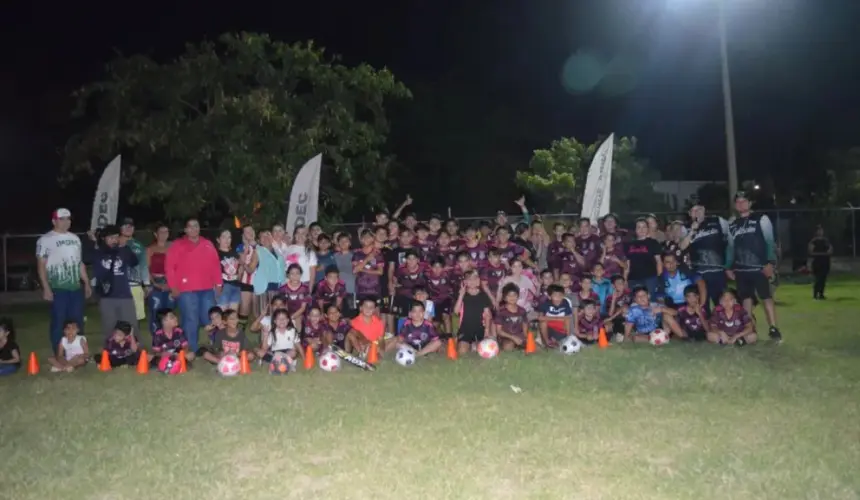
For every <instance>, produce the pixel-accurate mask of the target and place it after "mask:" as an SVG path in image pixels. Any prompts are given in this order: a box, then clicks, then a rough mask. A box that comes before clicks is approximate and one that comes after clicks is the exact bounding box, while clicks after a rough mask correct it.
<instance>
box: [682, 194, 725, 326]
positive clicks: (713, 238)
mask: <svg viewBox="0 0 860 500" xmlns="http://www.w3.org/2000/svg"><path fill="white" fill-rule="evenodd" d="M690 219H691V220H692V223H691V224H690V227H689V230H688V231H687V235H686V236H684V239H682V240H681V243H680V245H679V246H680V247H681V250H688V251H689V252H690V265H691V267H692V268H693V271H695V272H696V274H698V275H699V276H701V277H702V279H703V280H704V281H705V285H706V287H707V292H708V296H707V297H704V299H706V300H705V303H704V304H703V305H704V306H705V307H706V308H708V304H709V303H713V304H714V307H716V306H718V305H720V296H721V295H722V294H723V291H725V289H726V282H727V281H726V246H727V244H728V238H729V222H728V221H727V220H726V219H723V218H722V217H720V216H717V215H707V214H705V207H704V206H703V205H702V204H701V203H699V201H698V198H696V199H695V200H693V206H692V208H690ZM708 299H710V301H708ZM709 310H710V309H709Z"/></svg>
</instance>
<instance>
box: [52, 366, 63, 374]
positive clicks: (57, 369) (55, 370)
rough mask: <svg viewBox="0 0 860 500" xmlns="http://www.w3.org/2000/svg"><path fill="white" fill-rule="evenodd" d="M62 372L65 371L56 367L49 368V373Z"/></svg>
mask: <svg viewBox="0 0 860 500" xmlns="http://www.w3.org/2000/svg"><path fill="white" fill-rule="evenodd" d="M64 371H66V370H63V369H62V368H57V367H56V366H52V367H51V373H60V372H64Z"/></svg>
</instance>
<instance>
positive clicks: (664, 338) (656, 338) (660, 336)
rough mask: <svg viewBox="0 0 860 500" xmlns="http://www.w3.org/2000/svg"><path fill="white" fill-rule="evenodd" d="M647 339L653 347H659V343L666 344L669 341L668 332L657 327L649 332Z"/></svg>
mask: <svg viewBox="0 0 860 500" xmlns="http://www.w3.org/2000/svg"><path fill="white" fill-rule="evenodd" d="M648 341H649V342H651V345H653V346H655V347H659V346H661V345H666V344H668V343H669V333H668V332H666V330H663V329H662V328H658V329H656V330H654V331H653V332H651V335H650V336H649V338H648Z"/></svg>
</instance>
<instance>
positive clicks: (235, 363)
mask: <svg viewBox="0 0 860 500" xmlns="http://www.w3.org/2000/svg"><path fill="white" fill-rule="evenodd" d="M241 368H242V366H241V365H240V364H239V358H238V356H236V355H235V354H225V355H224V356H223V357H222V358H221V361H219V362H218V374H219V375H221V376H224V377H232V376H234V375H238V374H239V372H240V371H241Z"/></svg>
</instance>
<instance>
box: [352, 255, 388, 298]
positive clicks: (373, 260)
mask: <svg viewBox="0 0 860 500" xmlns="http://www.w3.org/2000/svg"><path fill="white" fill-rule="evenodd" d="M366 257H368V254H366V253H365V252H364V250H356V251H355V252H353V254H352V262H353V263H357V262H361V261H364V260H365V258H366ZM369 257H370V258H368V259H367V260H366V262H365V264H364V267H363V268H361V269H358V271H357V272H356V273H355V294H356V295H358V296H359V297H367V296H379V295H380V294H381V293H382V283H381V281H380V278H379V276H378V275H376V274H370V273H369V272H367V271H382V270H383V266H384V264H385V262H384V261H383V258H382V254H381V253H379V252H378V251H376V250H372V251H371V253H370V255H369Z"/></svg>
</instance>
